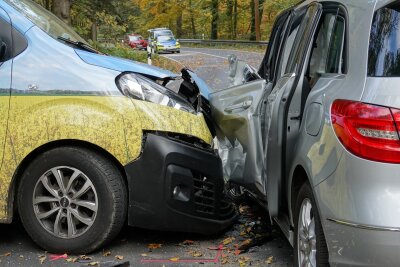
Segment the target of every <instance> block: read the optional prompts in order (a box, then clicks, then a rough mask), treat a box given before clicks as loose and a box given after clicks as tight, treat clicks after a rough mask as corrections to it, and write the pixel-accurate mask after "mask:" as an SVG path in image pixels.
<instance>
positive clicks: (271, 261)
mask: <svg viewBox="0 0 400 267" xmlns="http://www.w3.org/2000/svg"><path fill="white" fill-rule="evenodd" d="M273 262H274V256H271V257H268V259H267V260H266V261H265V263H267V264H272V263H273Z"/></svg>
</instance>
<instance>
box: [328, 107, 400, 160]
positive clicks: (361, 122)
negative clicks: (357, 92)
mask: <svg viewBox="0 0 400 267" xmlns="http://www.w3.org/2000/svg"><path fill="white" fill-rule="evenodd" d="M331 118H332V125H333V128H334V130H335V133H336V135H337V137H338V138H339V140H340V142H342V144H343V145H344V146H345V147H346V149H348V150H349V151H350V152H352V153H353V154H355V155H357V156H359V157H361V158H365V159H369V160H374V161H379V162H388V163H400V140H399V132H398V129H400V128H399V126H400V110H398V109H393V108H387V107H382V106H375V105H370V104H365V103H361V102H354V101H348V100H336V101H334V102H333V104H332V110H331Z"/></svg>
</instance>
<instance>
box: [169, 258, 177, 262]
mask: <svg viewBox="0 0 400 267" xmlns="http://www.w3.org/2000/svg"><path fill="white" fill-rule="evenodd" d="M169 260H170V261H174V262H176V261H179V258H178V257H175V258H170V259H169Z"/></svg>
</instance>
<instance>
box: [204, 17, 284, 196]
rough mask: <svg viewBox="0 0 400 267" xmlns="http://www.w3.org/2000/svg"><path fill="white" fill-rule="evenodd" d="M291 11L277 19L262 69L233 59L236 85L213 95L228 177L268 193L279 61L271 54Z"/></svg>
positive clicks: (221, 154)
mask: <svg viewBox="0 0 400 267" xmlns="http://www.w3.org/2000/svg"><path fill="white" fill-rule="evenodd" d="M290 14H291V12H290V11H288V12H285V13H283V14H282V15H281V16H280V17H279V18H278V19H277V22H276V23H275V26H274V30H273V33H272V35H271V41H270V45H269V48H268V50H267V52H266V56H265V58H264V61H263V64H262V65H263V68H262V69H261V72H257V71H255V70H254V69H252V68H250V67H249V66H248V65H246V64H243V63H238V62H231V63H235V64H236V69H235V70H231V74H233V75H232V77H231V78H232V80H233V83H232V84H234V86H232V87H230V88H227V89H224V90H221V91H218V92H215V93H212V94H210V96H209V99H210V104H211V109H212V115H213V119H214V123H215V125H216V132H217V138H218V149H219V152H220V156H221V158H222V161H223V169H224V176H225V178H226V180H228V181H230V182H232V183H235V184H239V185H242V186H245V187H246V188H248V189H250V190H251V191H253V192H254V193H256V194H258V195H260V196H264V197H265V193H266V192H265V186H264V185H265V166H264V150H263V147H264V142H265V139H263V132H264V129H263V127H264V126H265V123H264V118H265V111H266V108H265V101H266V99H267V97H268V95H269V94H270V92H271V90H272V88H273V85H274V83H275V76H273V74H274V72H273V71H272V70H275V62H276V61H277V58H276V57H274V56H272V55H271V54H272V53H276V51H277V50H279V47H280V46H281V41H282V38H281V37H282V33H284V32H285V29H286V26H287V24H288V18H289V17H290ZM270 55H271V56H270ZM230 60H231V61H235V60H236V59H233V58H230Z"/></svg>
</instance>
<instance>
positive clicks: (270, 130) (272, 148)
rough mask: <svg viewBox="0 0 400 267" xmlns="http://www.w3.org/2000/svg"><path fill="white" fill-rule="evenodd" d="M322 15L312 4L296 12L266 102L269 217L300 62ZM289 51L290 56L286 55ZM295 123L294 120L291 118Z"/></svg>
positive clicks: (276, 201) (274, 210)
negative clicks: (275, 79)
mask: <svg viewBox="0 0 400 267" xmlns="http://www.w3.org/2000/svg"><path fill="white" fill-rule="evenodd" d="M321 13H322V5H321V4H319V3H316V2H314V3H312V4H310V5H309V6H308V7H306V9H305V10H304V9H301V10H296V11H295V14H294V16H293V19H292V22H291V23H292V25H291V27H290V31H289V33H288V37H287V41H286V45H285V49H284V55H283V59H282V66H281V72H282V73H284V75H283V76H282V78H281V79H280V80H279V81H278V82H277V84H276V86H275V87H274V89H273V90H272V92H271V94H270V95H269V97H268V100H267V112H266V120H267V121H266V132H265V134H266V139H267V141H266V143H265V149H264V151H265V165H266V166H267V168H266V172H267V174H266V176H267V184H266V191H267V200H268V210H269V213H270V216H271V217H275V216H277V215H278V211H279V205H280V203H281V195H282V181H284V174H285V173H284V167H285V165H284V164H285V159H286V158H285V153H283V149H284V147H285V141H286V130H287V129H286V128H287V120H286V118H287V117H288V116H289V114H288V109H289V106H290V103H291V101H292V99H293V95H294V93H295V92H294V91H295V89H296V86H297V84H298V83H299V82H301V81H300V80H301V79H300V76H301V75H299V73H300V72H301V69H302V66H301V62H302V61H303V60H304V59H305V53H306V52H307V49H308V47H309V43H310V42H311V39H312V36H313V34H314V31H315V29H316V26H317V23H318V21H319V19H320V16H321ZM289 51H290V53H289ZM293 119H296V118H293Z"/></svg>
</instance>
